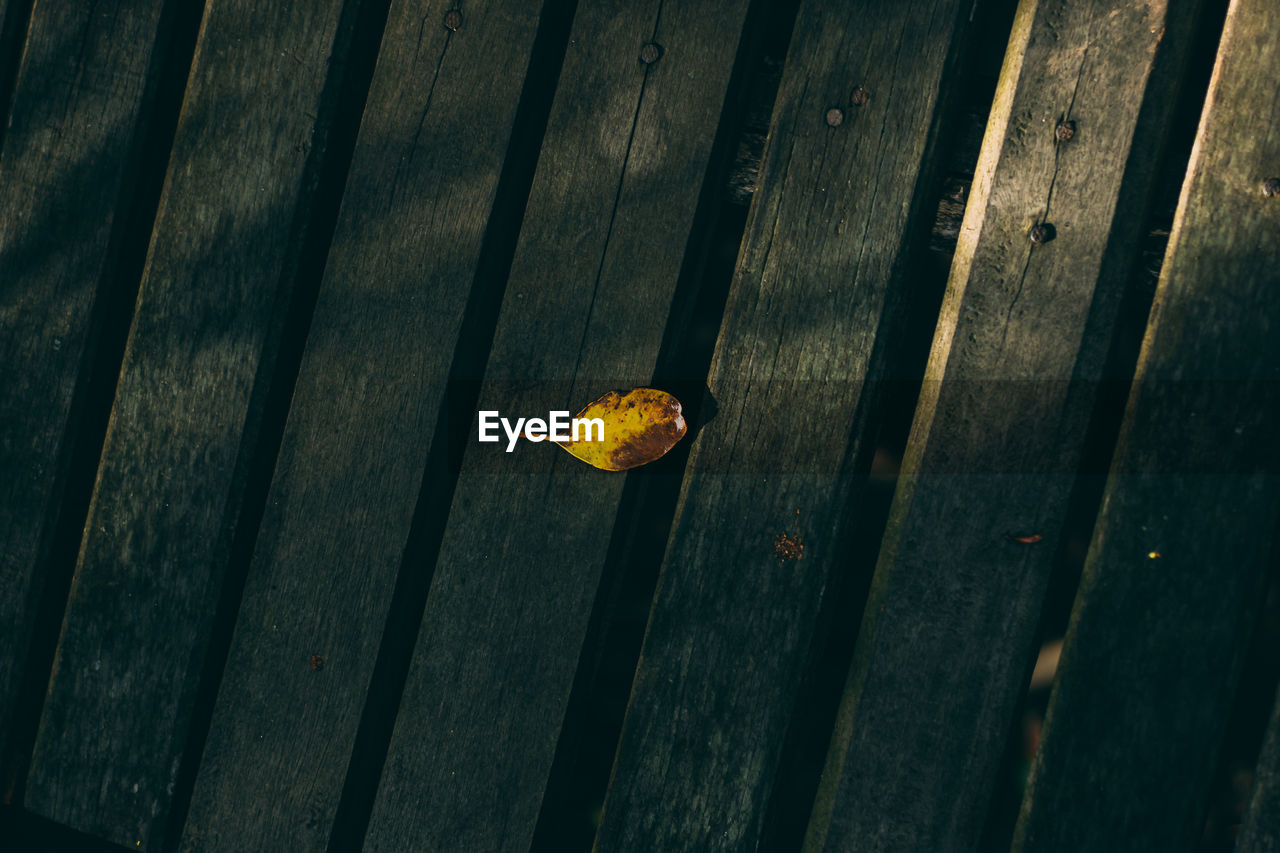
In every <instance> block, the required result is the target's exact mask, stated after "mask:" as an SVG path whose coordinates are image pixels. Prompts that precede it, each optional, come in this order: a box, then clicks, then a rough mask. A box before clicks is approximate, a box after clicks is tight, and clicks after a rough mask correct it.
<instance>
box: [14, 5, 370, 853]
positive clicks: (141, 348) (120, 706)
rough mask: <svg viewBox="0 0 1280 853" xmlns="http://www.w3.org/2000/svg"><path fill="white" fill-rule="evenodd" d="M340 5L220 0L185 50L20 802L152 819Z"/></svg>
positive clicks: (314, 161) (234, 486)
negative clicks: (188, 65)
mask: <svg viewBox="0 0 1280 853" xmlns="http://www.w3.org/2000/svg"><path fill="white" fill-rule="evenodd" d="M341 13H342V4H341V3H338V2H330V3H325V4H311V5H308V6H307V8H305V9H301V8H296V9H290V8H288V7H287V5H286V4H278V3H250V4H244V3H218V4H215V5H214V6H212V7H211V8H210V10H209V14H208V16H207V17H206V20H205V23H204V26H203V29H202V32H201V37H200V41H199V43H198V45H197V46H196V54H195V60H194V64H193V67H192V71H191V77H190V80H189V82H188V85H187V94H186V101H185V104H184V106H183V113H182V119H181V122H180V124H179V126H178V129H177V134H176V137H175V140H174V147H173V154H172V159H171V163H170V169H169V180H168V182H167V185H166V187H165V190H164V194H163V196H162V198H161V201H160V208H159V213H158V215H157V218H156V222H155V226H154V233H155V236H154V239H153V242H152V246H151V251H150V256H149V258H148V262H147V267H146V270H145V272H144V275H143V280H142V285H141V290H140V295H139V300H138V305H137V309H136V311H135V314H134V322H133V329H132V332H131V334H130V337H129V341H128V346H127V349H126V351H125V357H124V363H123V366H122V368H121V374H120V382H119V385H118V388H117V392H116V399H115V404H114V407H113V411H112V417H111V422H110V424H109V427H108V432H107V441H106V444H105V446H104V448H103V451H102V460H101V463H100V465H99V470H98V480H97V484H96V486H95V489H94V494H93V502H92V505H91V507H90V510H89V515H88V519H87V521H86V524H85V538H84V542H83V544H82V546H81V551H80V559H79V562H78V564H77V566H76V574H75V579H74V583H73V585H72V588H71V594H70V597H69V600H68V603H67V612H66V616H65V617H64V622H63V629H62V635H61V638H60V640H59V644H58V652H57V657H56V659H55V664H54V677H53V679H52V681H51V683H50V686H49V692H48V696H47V698H46V700H45V709H44V713H43V716H42V728H41V731H40V734H39V738H38V740H37V742H36V747H35V753H34V757H33V761H32V768H31V775H30V777H29V780H28V785H27V797H26V802H27V804H28V806H29V807H30V808H31V809H32V810H33V811H36V812H38V813H40V814H43V815H46V816H48V817H51V818H54V819H56V820H58V821H59V822H61V823H65V824H68V825H70V826H73V827H75V828H77V829H80V830H83V831H85V832H89V833H92V834H96V835H101V836H104V837H107V838H111V839H112V840H114V841H117V842H119V843H121V844H124V845H126V846H129V845H135V842H141V845H142V846H145V847H147V848H151V847H152V846H153V840H154V839H155V838H156V836H157V834H159V833H162V832H163V830H164V826H165V822H166V820H167V818H168V815H169V806H170V803H171V799H172V796H173V792H174V787H175V784H176V782H177V776H178V771H179V763H180V760H181V757H182V754H183V750H184V748H185V745H186V743H187V739H188V734H189V732H188V728H187V724H188V722H189V720H190V718H191V716H192V711H193V703H194V702H195V701H196V689H197V686H198V684H199V681H200V676H201V671H202V664H203V661H204V657H205V651H206V645H207V642H208V639H209V635H210V633H211V627H212V622H213V620H214V616H215V612H214V608H213V607H211V606H210V603H211V602H216V601H217V600H218V597H219V591H220V583H221V580H222V578H223V576H224V574H225V572H226V569H227V563H228V559H229V554H230V551H231V543H232V539H233V537H234V534H235V529H236V525H237V520H238V517H239V513H240V509H241V507H242V505H243V500H244V490H245V483H246V481H247V480H248V479H249V476H250V469H251V467H252V466H253V465H254V464H255V463H256V464H261V461H262V460H261V458H260V457H259V456H258V454H257V453H256V452H255V450H256V442H257V439H258V435H259V431H260V430H259V426H260V424H261V421H262V412H263V408H264V405H265V398H266V396H267V394H268V393H269V391H270V388H269V386H270V384H271V380H272V375H273V368H274V365H275V362H276V358H277V355H278V351H279V348H280V345H281V339H282V337H283V336H282V333H281V330H282V328H283V326H284V322H285V317H286V314H287V311H288V308H289V306H290V304H291V300H290V296H291V294H292V291H293V289H294V285H295V278H296V273H297V270H298V268H299V265H300V262H301V261H302V260H303V259H301V258H300V257H299V256H300V254H301V253H302V251H303V250H304V245H305V239H306V234H307V230H308V228H310V227H311V226H312V222H311V217H312V215H313V213H314V211H315V207H314V201H315V193H316V184H317V177H318V174H319V171H320V163H321V161H322V159H323V158H324V156H325V155H326V148H327V142H328V135H329V133H328V131H329V125H330V124H331V123H332V120H333V114H334V107H335V104H334V100H335V98H336V94H335V89H336V87H335V86H333V85H332V80H330V78H332V77H335V76H338V75H340V74H341V71H342V67H343V59H344V57H343V45H342V42H343V41H344V40H349V38H348V36H349V33H341V32H339V29H340V26H345V27H346V28H347V29H349V28H350V26H351V23H352V22H351V21H350V20H346V21H344V22H342V24H341V25H340V18H341ZM335 42H337V43H336V44H335ZM229 68H234V69H239V70H240V73H238V74H228V73H227V70H228V69H229ZM327 81H329V84H330V85H329V86H328V87H326V82H327ZM262 89H268V90H270V91H271V92H272V93H273V97H272V98H271V99H270V100H266V99H262V98H260V97H257V93H258V92H259V91H261V90H262ZM228 163H235V168H234V169H228V167H227V165H228ZM277 390H278V389H277ZM104 610H106V611H108V612H110V613H111V614H112V616H111V618H110V619H104V618H102V617H103V611H104ZM140 707H141V708H146V709H147V713H145V714H140V713H138V709H139V708H140Z"/></svg>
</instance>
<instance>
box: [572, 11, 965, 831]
mask: <svg viewBox="0 0 1280 853" xmlns="http://www.w3.org/2000/svg"><path fill="white" fill-rule="evenodd" d="M962 5H963V4H960V3H944V4H940V6H939V4H933V3H898V2H883V3H873V4H864V5H863V6H861V7H859V8H857V9H854V8H852V7H845V8H834V7H832V6H831V5H830V4H823V3H804V4H802V5H801V7H800V9H799V12H798V14H797V18H796V23H795V31H794V34H793V37H792V47H791V51H790V54H789V56H788V59H787V64H786V67H785V69H784V72H783V78H782V83H781V88H780V90H779V94H778V104H777V106H776V108H775V114H774V121H773V126H772V129H771V133H772V136H771V139H770V141H769V147H768V150H767V153H766V155H765V160H764V164H763V170H762V175H761V180H760V184H759V186H760V188H759V190H758V195H757V198H756V199H755V203H754V207H753V209H752V215H751V219H750V221H749V223H748V225H747V232H746V236H745V241H744V246H743V253H742V255H741V256H740V258H739V262H738V271H737V274H736V275H735V279H734V282H733V285H732V289H731V291H730V294H729V299H728V304H727V305H726V308H725V320H724V323H723V325H722V326H721V329H720V337H719V341H718V344H717V348H716V353H715V358H714V360H713V362H712V366H711V373H710V377H709V379H708V385H709V389H710V390H709V393H710V395H711V397H712V398H713V399H714V400H715V404H716V409H717V415H716V417H715V419H714V420H713V421H711V422H710V423H709V424H708V425H707V426H706V427H705V428H704V429H703V431H702V434H701V435H700V436H699V439H698V444H697V446H696V447H695V448H694V449H693V451H692V453H691V455H690V460H689V474H688V475H687V477H686V479H685V483H684V486H683V488H682V491H681V495H680V504H679V508H678V510H677V514H676V520H675V526H674V530H673V534H672V539H671V541H670V543H669V545H668V552H667V555H666V558H665V560H664V564H663V568H662V574H661V576H660V578H659V581H658V584H659V590H658V594H657V596H656V599H655V603H654V609H653V612H652V615H651V616H650V622H649V628H648V631H647V633H646V637H645V642H644V647H643V650H642V653H641V662H640V666H639V669H638V671H637V674H636V682H635V685H634V687H633V691H632V702H631V706H630V708H629V710H628V714H627V719H626V723H625V726H624V729H623V735H622V740H621V743H620V745H619V751H618V758H617V763H616V764H615V767H614V772H613V778H612V782H611V785H610V789H609V793H608V798H607V800H606V801H605V807H604V816H603V820H602V823H601V827H600V834H599V836H598V838H597V841H596V849H598V850H631V849H640V848H645V847H652V848H653V849H662V850H737V849H751V848H754V847H755V845H756V844H757V843H758V842H759V836H760V833H761V828H762V824H763V820H764V816H765V811H766V808H767V805H768V801H769V797H770V793H771V785H772V783H773V779H774V774H775V772H776V768H777V765H778V762H779V760H780V752H781V749H782V746H783V738H784V735H785V733H786V728H787V721H788V717H789V715H790V714H791V713H792V711H793V710H794V703H795V700H796V693H797V689H798V686H799V681H800V678H801V675H802V673H803V669H804V666H805V664H806V662H807V659H808V656H809V654H810V645H811V643H812V641H813V634H814V626H815V617H816V614H817V609H818V606H819V604H820V602H821V597H822V593H823V591H824V589H825V588H826V586H827V584H828V581H829V580H830V579H831V575H832V574H834V573H837V572H839V571H840V569H841V568H843V566H842V560H841V558H842V556H843V551H842V549H841V548H840V547H839V541H840V540H839V536H840V533H841V528H842V526H843V522H845V521H846V520H847V519H848V517H849V516H850V514H851V513H852V511H853V507H852V505H853V503H854V501H853V500H852V498H853V495H854V494H856V492H857V478H858V476H859V475H860V474H862V473H864V472H865V470H866V468H867V466H868V463H869V451H870V449H871V446H872V445H871V436H872V435H873V434H874V433H873V430H874V427H875V421H874V417H873V415H872V413H871V411H870V410H871V409H872V408H873V405H874V396H875V394H876V393H877V392H878V391H879V387H878V386H877V383H876V382H875V380H876V379H877V378H879V376H878V374H880V373H881V372H882V369H883V361H884V357H885V350H886V349H887V347H888V339H890V338H891V337H892V331H893V329H892V326H893V319H894V318H895V317H896V315H897V312H896V310H895V309H896V306H897V303H900V302H901V301H902V300H903V299H904V298H906V297H905V295H904V294H903V293H902V292H901V291H903V290H904V289H906V288H907V287H908V281H909V279H908V278H907V276H908V273H910V272H916V270H913V269H911V267H910V265H909V263H908V254H909V252H910V250H911V249H912V248H915V249H916V250H917V251H918V250H919V248H920V243H921V242H922V240H921V238H922V237H923V235H922V234H921V233H919V231H918V229H917V231H916V232H915V233H914V234H913V235H911V236H913V237H914V238H915V240H914V244H915V245H914V247H913V245H912V240H910V239H909V232H910V230H911V227H912V223H913V222H915V221H916V220H915V219H914V218H913V214H914V215H915V216H919V215H920V212H921V211H922V210H924V209H927V207H926V206H927V205H929V204H931V203H933V202H934V201H935V199H934V198H933V197H931V192H932V191H933V184H932V181H931V177H932V176H933V175H934V174H936V171H937V170H936V168H935V165H936V164H935V163H934V151H935V150H936V146H935V145H934V144H933V143H934V142H935V141H936V134H937V133H938V131H939V126H940V125H941V124H942V116H943V113H944V109H945V105H944V104H942V103H940V102H939V96H938V91H939V88H940V86H941V84H942V83H943V81H944V79H945V78H946V76H947V74H948V72H949V71H951V70H952V69H953V67H954V62H955V57H956V55H957V52H958V43H959V33H960V31H961V29H962V24H963V22H964V16H965V15H967V13H968V11H969V9H968V8H967V7H966V8H963V9H962V8H961V6H962ZM859 87H862V89H863V90H865V91H866V92H867V93H869V94H868V97H869V100H868V102H867V103H865V104H862V105H859V104H856V103H855V102H854V101H853V97H854V92H855V90H857V89H858V88H859ZM832 108H837V109H840V110H841V112H842V114H843V121H842V122H841V123H840V124H839V126H837V127H832V126H830V124H829V123H828V121H827V118H826V116H827V112H828V110H829V109H832ZM882 318H887V319H882ZM864 389H867V393H866V394H864V393H863V391H864ZM780 535H786V536H789V537H792V538H793V539H794V540H796V541H797V542H799V543H800V544H803V547H804V550H803V552H802V553H803V556H802V557H801V558H800V559H788V558H787V557H786V556H780V552H779V550H778V546H777V542H776V540H777V537H778V536H780Z"/></svg>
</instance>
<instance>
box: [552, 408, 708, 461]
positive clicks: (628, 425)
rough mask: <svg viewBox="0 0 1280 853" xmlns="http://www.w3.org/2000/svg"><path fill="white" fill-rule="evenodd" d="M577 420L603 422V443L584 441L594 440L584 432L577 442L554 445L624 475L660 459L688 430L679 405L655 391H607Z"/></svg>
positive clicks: (592, 435)
mask: <svg viewBox="0 0 1280 853" xmlns="http://www.w3.org/2000/svg"><path fill="white" fill-rule="evenodd" d="M576 417H578V418H582V419H591V418H599V419H601V420H602V421H604V441H586V440H585V439H586V436H587V435H591V437H593V438H595V437H597V436H596V435H595V434H594V433H593V432H590V431H589V430H584V433H583V435H580V436H579V438H578V440H577V441H572V440H571V441H565V442H557V443H558V444H559V445H560V446H561V447H563V448H564V449H565V450H567V451H569V452H570V453H572V454H573V455H574V456H576V457H578V458H579V459H581V460H582V461H583V462H586V463H587V464H588V465H592V466H594V467H596V468H602V469H604V470H605V471H625V470H627V469H628V468H635V467H637V466H640V465H647V464H648V463H650V462H653V461H654V460H655V459H660V458H662V457H663V456H664V455H666V453H667V451H668V450H670V449H671V448H672V447H675V445H676V442H678V441H679V440H680V439H681V438H683V437H684V434H685V432H686V431H687V429H688V428H687V427H686V425H685V422H684V413H683V411H682V410H681V407H680V401H679V400H677V399H676V398H675V397H673V396H671V395H670V394H668V393H667V392H665V391H659V390H657V389H656V388H632V389H631V390H630V391H627V392H626V393H623V392H621V391H610V392H609V393H607V394H605V395H604V396H603V397H601V398H600V399H598V400H596V401H595V402H592V403H589V404H588V405H587V407H586V408H585V409H583V410H582V411H581V412H579V413H578V414H577V416H576Z"/></svg>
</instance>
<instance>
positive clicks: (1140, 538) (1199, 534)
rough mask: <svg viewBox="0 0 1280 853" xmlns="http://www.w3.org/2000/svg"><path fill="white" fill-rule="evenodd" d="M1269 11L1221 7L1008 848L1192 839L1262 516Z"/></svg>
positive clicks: (1259, 570) (1271, 509) (1253, 593)
mask: <svg viewBox="0 0 1280 853" xmlns="http://www.w3.org/2000/svg"><path fill="white" fill-rule="evenodd" d="M1278 29H1280V6H1277V5H1276V4H1275V3H1274V2H1271V0H1237V2H1235V3H1233V4H1232V5H1231V8H1230V10H1229V12H1228V15H1227V20H1226V25H1225V28H1224V31H1223V37H1222V43H1221V48H1220V53H1219V55H1218V62H1217V66H1216V68H1215V70H1214V75H1213V80H1212V83H1211V84H1210V91H1209V96H1208V101H1207V109H1206V112H1205V114H1204V117H1203V119H1202V122H1201V126H1200V130H1199V135H1198V137H1197V140H1196V144H1195V148H1194V153H1193V155H1192V159H1191V163H1190V167H1189V171H1188V175H1187V180H1186V183H1185V184H1184V187H1183V194H1182V198H1181V201H1180V204H1179V210H1178V214H1177V217H1176V219H1175V220H1174V226H1173V231H1172V234H1171V235H1170V241H1169V250H1168V253H1167V255H1166V256H1165V263H1164V268H1163V270H1162V272H1161V279H1160V285H1159V289H1158V291H1157V293H1156V298H1155V307H1154V310H1153V312H1152V318H1151V322H1150V325H1149V326H1148V329H1147V336H1146V339H1145V341H1144V343H1143V352H1142V356H1141V358H1140V360H1139V365H1138V370H1137V378H1136V381H1135V386H1134V389H1133V392H1132V394H1131V396H1130V399H1129V406H1128V410H1127V412H1126V415H1125V423H1124V426H1123V428H1122V431H1121V438H1120V443H1119V446H1118V448H1117V451H1116V454H1115V457H1114V459H1113V463H1112V470H1111V475H1110V478H1109V481H1108V484H1107V489H1106V493H1105V495H1104V498H1103V504H1102V510H1101V512H1100V514H1099V517H1098V522H1097V525H1096V527H1095V531H1094V538H1093V542H1092V545H1091V548H1090V553H1089V558H1088V562H1087V564H1086V568H1085V574H1084V578H1083V580H1082V582H1081V587H1080V592H1079V596H1078V598H1077V599H1076V606H1075V610H1074V612H1073V614H1072V618H1071V628H1070V630H1069V632H1068V634H1067V639H1066V643H1065V646H1064V648H1063V653H1062V661H1061V664H1060V665H1059V669H1058V676H1057V682H1056V685H1055V688H1054V694H1053V698H1052V700H1051V701H1050V704H1049V711H1048V716H1047V719H1046V723H1045V728H1044V733H1043V736H1042V740H1041V746H1040V750H1039V752H1038V754H1037V756H1036V758H1035V762H1034V765H1033V781H1032V784H1031V786H1030V788H1029V790H1028V791H1027V795H1026V798H1025V799H1024V802H1023V814H1022V817H1021V820H1020V822H1019V826H1018V831H1017V836H1016V841H1015V849H1018V850H1024V851H1053V850H1061V851H1067V850H1070V851H1076V850H1094V849H1106V848H1109V847H1113V846H1115V842H1116V839H1124V842H1123V846H1124V848H1125V849H1126V850H1134V851H1146V850H1150V851H1176V850H1192V849H1195V847H1196V843H1197V841H1198V840H1199V838H1200V831H1201V827H1202V824H1203V820H1204V808H1205V802H1206V796H1207V794H1208V790H1209V784H1210V781H1211V778H1212V774H1213V768H1214V766H1215V762H1216V760H1217V752H1218V747H1219V744H1220V742H1221V740H1222V737H1223V736H1224V734H1225V731H1226V726H1227V723H1228V718H1229V713H1230V710H1231V701H1232V697H1233V695H1234V692H1235V683H1236V681H1237V679H1238V677H1239V674H1240V667H1241V664H1242V661H1243V657H1244V653H1245V650H1246V646H1247V644H1248V642H1249V639H1250V636H1251V634H1252V628H1253V626H1254V625H1255V624H1256V622H1257V615H1258V612H1259V608H1260V605H1261V603H1262V601H1263V599H1264V595H1263V589H1264V586H1265V582H1266V575H1267V568H1268V565H1269V561H1270V559H1271V558H1272V557H1273V551H1272V548H1273V543H1274V539H1275V524H1276V520H1277V518H1280V452H1278V451H1277V447H1276V443H1275V441H1274V440H1273V434H1274V431H1275V424H1276V422H1277V420H1280V394H1277V380H1278V379H1280V338H1277V336H1276V333H1275V330H1276V328H1277V326H1280V244H1278V243H1277V241H1276V236H1277V234H1280V197H1274V198H1268V197H1266V196H1265V195H1264V192H1263V182H1264V181H1265V180H1266V179H1268V178H1273V177H1276V176H1277V174H1278V173H1280V130H1277V129H1276V127H1275V122H1274V121H1272V120H1271V116H1272V115H1273V114H1274V111H1275V110H1277V109H1280V90H1278V89H1277V87H1276V86H1275V85H1274V83H1275V81H1276V80H1277V79H1280V43H1278V42H1277V41H1276V39H1275V37H1274V34H1275V33H1276V32H1277V30H1278ZM1276 195H1277V196H1280V188H1278V189H1277V193H1276ZM1272 748H1274V747H1272ZM1263 780H1264V781H1263V784H1262V787H1261V788H1260V789H1259V790H1260V791H1265V789H1266V785H1267V782H1266V777H1265V772H1264V776H1263ZM1265 797H1266V794H1265V793H1261V794H1260V798H1261V799H1260V802H1263V801H1265ZM1261 808H1264V809H1265V806H1262V807H1261ZM1270 829H1271V831H1272V832H1273V833H1274V829H1275V827H1274V825H1273V826H1272V827H1271V828H1270ZM1265 833H1266V829H1264V828H1263V827H1261V826H1259V827H1258V828H1257V831H1256V832H1255V834H1254V835H1253V836H1252V838H1257V839H1259V841H1250V845H1252V844H1257V843H1261V841H1260V839H1261V838H1262V837H1263V836H1264V835H1265ZM1273 840H1274V835H1273ZM1242 849H1250V847H1249V846H1244V847H1243V848H1242ZM1264 849H1265V848H1264Z"/></svg>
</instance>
